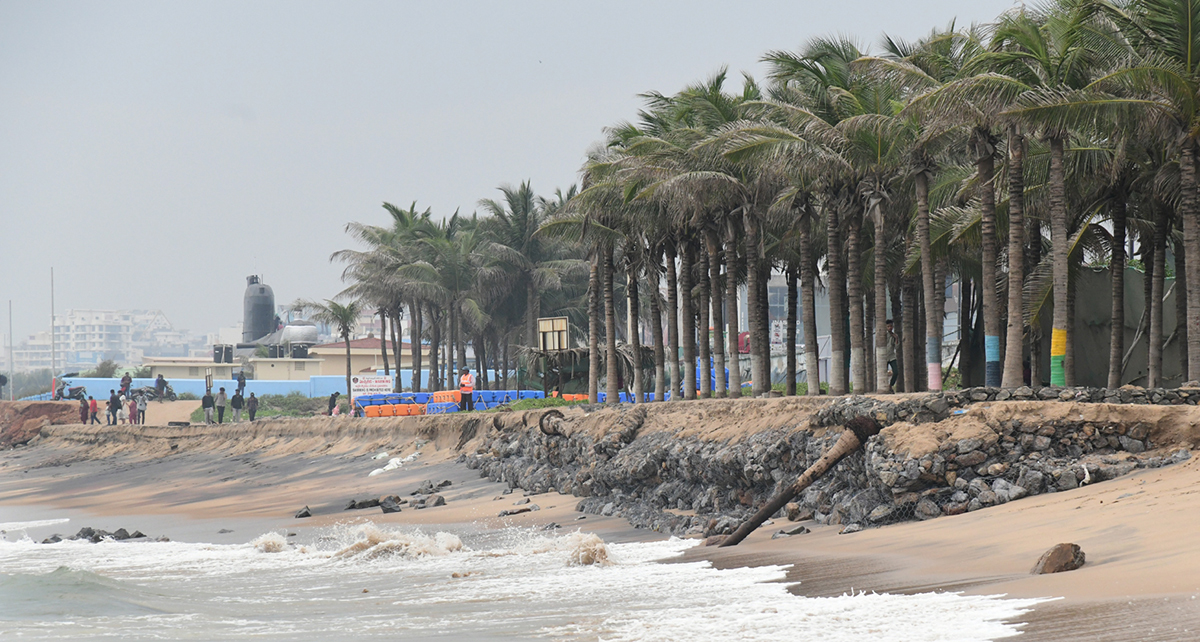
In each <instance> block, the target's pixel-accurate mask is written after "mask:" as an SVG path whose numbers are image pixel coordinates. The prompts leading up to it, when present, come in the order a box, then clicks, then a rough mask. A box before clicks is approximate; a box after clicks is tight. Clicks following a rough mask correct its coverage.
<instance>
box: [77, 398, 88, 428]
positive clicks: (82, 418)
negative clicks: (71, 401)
mask: <svg viewBox="0 0 1200 642" xmlns="http://www.w3.org/2000/svg"><path fill="white" fill-rule="evenodd" d="M87 420H88V402H87V399H83V398H82V397H81V398H80V399H79V423H81V424H84V425H85V426H86V425H87Z"/></svg>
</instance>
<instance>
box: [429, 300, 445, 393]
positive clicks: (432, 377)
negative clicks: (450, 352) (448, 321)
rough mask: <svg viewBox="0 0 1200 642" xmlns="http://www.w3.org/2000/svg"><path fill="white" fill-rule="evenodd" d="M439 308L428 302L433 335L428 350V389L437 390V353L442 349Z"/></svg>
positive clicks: (439, 385) (439, 382)
mask: <svg viewBox="0 0 1200 642" xmlns="http://www.w3.org/2000/svg"><path fill="white" fill-rule="evenodd" d="M439 313H440V310H438V309H437V306H435V305H433V304H432V303H431V304H429V319H430V321H431V323H430V326H432V332H433V335H432V336H431V337H430V343H431V344H432V345H431V347H432V350H430V351H429V389H430V390H431V391H437V390H441V389H442V369H441V367H440V365H441V364H439V363H438V357H439V356H440V355H439V354H438V353H439V352H440V351H441V349H442V321H441V319H439V318H438V317H439V316H441V315H440V314H439Z"/></svg>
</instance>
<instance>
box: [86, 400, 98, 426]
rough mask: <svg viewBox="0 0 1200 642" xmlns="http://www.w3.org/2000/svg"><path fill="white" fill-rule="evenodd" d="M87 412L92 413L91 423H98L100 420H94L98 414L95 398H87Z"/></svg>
mask: <svg viewBox="0 0 1200 642" xmlns="http://www.w3.org/2000/svg"><path fill="white" fill-rule="evenodd" d="M88 410H89V411H90V412H91V413H92V423H94V424H98V423H100V420H99V419H96V415H97V414H99V413H100V404H98V403H96V398H95V397H88Z"/></svg>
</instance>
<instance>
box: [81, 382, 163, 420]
mask: <svg viewBox="0 0 1200 642" xmlns="http://www.w3.org/2000/svg"><path fill="white" fill-rule="evenodd" d="M108 392H109V396H108V402H107V404H106V406H107V412H106V413H105V419H106V423H107V425H109V426H116V425H117V424H145V423H146V404H147V401H148V400H147V399H146V395H144V394H138V395H131V396H129V397H126V396H125V395H123V394H117V391H116V390H109V391H108ZM99 414H100V403H99V402H97V401H96V398H95V397H91V396H89V397H88V398H87V399H80V400H79V423H83V424H86V423H93V424H98V423H100V419H99ZM89 420H90V421H89Z"/></svg>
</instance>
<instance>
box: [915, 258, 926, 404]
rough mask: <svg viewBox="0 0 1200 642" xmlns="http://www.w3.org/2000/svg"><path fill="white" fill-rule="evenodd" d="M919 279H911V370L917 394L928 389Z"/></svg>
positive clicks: (923, 320)
mask: <svg viewBox="0 0 1200 642" xmlns="http://www.w3.org/2000/svg"><path fill="white" fill-rule="evenodd" d="M920 281H921V280H920V279H919V278H917V277H913V296H914V298H915V299H916V303H917V304H916V306H915V307H913V314H914V315H915V317H916V318H915V319H913V321H914V322H915V323H913V343H914V344H915V345H914V346H913V368H915V369H916V371H917V376H916V378H914V379H913V382H914V383H915V384H916V391H917V392H924V391H926V390H928V389H929V387H928V381H929V369H928V368H927V367H926V366H927V364H926V362H925V359H922V358H921V356H922V355H927V354H928V353H927V352H926V351H925V295H924V293H923V292H922V291H921V283H920Z"/></svg>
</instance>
